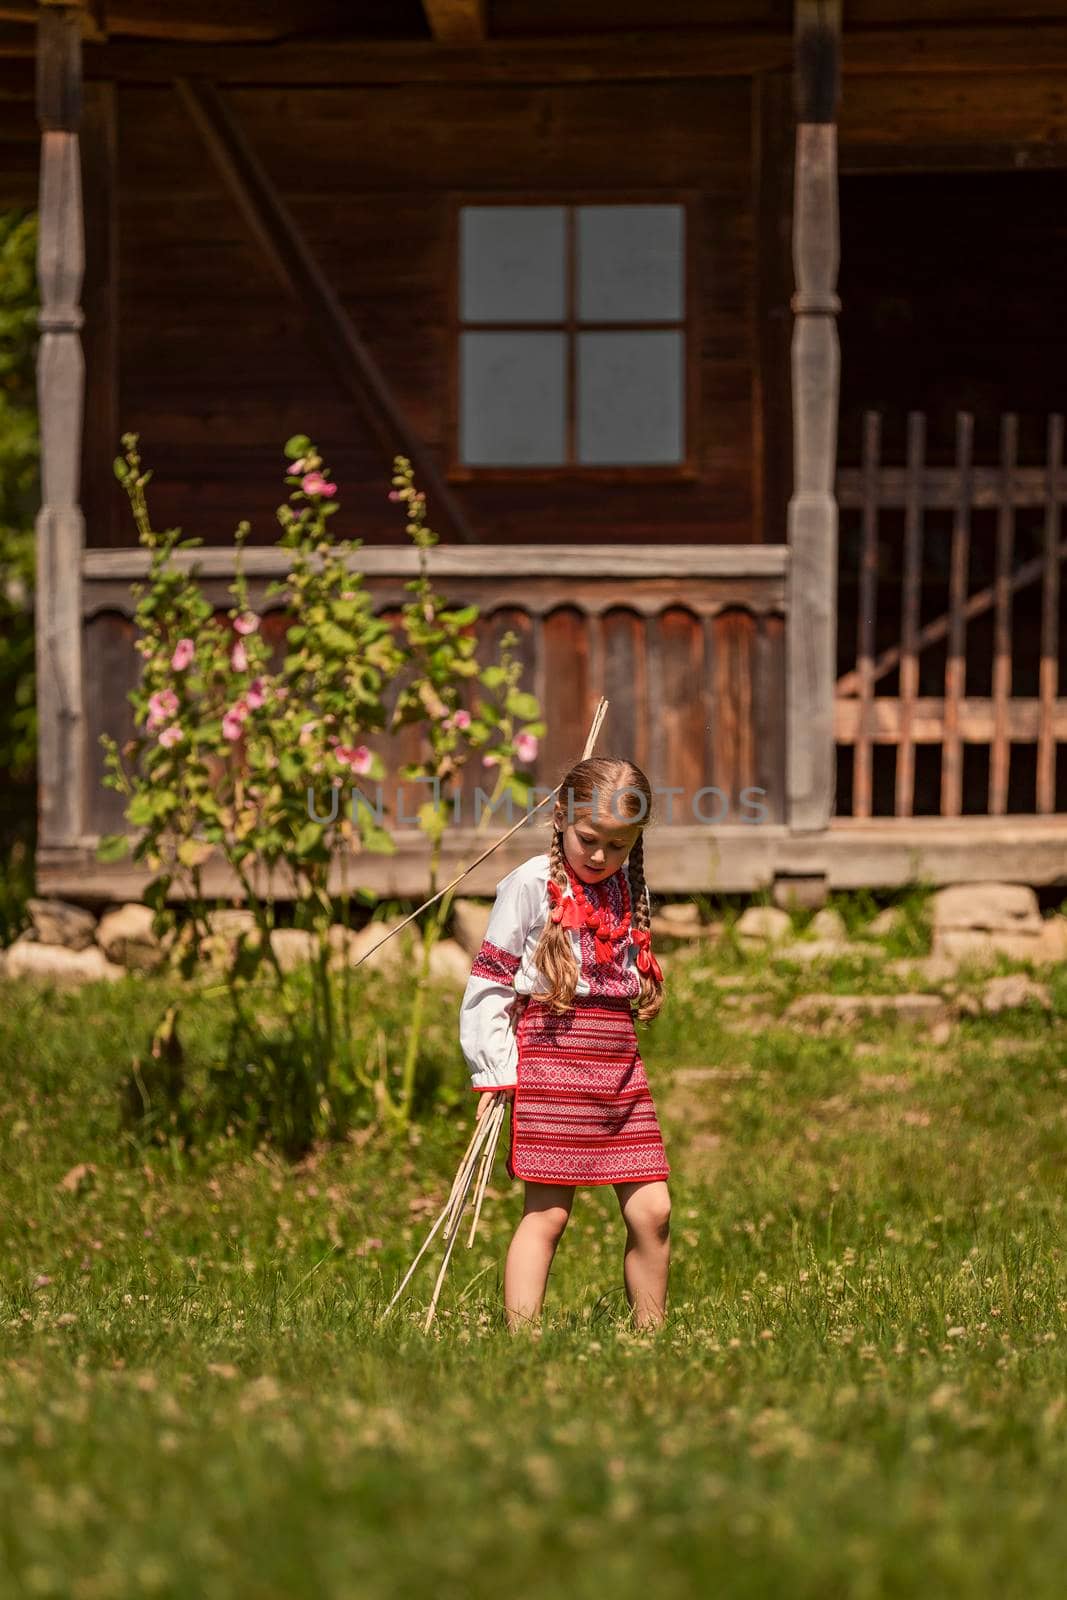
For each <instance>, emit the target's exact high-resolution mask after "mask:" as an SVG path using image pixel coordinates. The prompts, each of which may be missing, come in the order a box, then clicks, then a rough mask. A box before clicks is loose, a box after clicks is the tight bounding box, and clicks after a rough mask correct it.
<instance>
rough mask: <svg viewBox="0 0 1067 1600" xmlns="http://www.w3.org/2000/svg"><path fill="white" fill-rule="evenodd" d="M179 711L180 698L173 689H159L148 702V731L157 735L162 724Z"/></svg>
mask: <svg viewBox="0 0 1067 1600" xmlns="http://www.w3.org/2000/svg"><path fill="white" fill-rule="evenodd" d="M177 709H178V696H177V695H176V694H175V693H174V690H173V689H159V690H157V692H156V693H155V694H153V695H150V696H149V700H148V731H149V733H155V731H156V729H157V728H158V727H159V725H160V723H162V722H166V721H167V719H168V718H169V717H173V716H174V714H175V712H176V711H177Z"/></svg>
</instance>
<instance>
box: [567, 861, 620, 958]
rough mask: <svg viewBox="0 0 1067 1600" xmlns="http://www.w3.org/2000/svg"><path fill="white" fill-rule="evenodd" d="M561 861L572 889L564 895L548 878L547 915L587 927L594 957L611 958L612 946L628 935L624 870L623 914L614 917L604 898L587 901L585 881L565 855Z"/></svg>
mask: <svg viewBox="0 0 1067 1600" xmlns="http://www.w3.org/2000/svg"><path fill="white" fill-rule="evenodd" d="M563 865H564V868H565V870H566V873H567V879H568V882H569V883H570V886H571V891H572V893H571V894H570V895H564V893H563V891H562V889H561V888H560V887H559V884H558V883H556V882H555V881H554V879H552V878H550V879H549V880H548V898H549V901H550V905H551V909H550V911H549V916H550V917H551V918H552V921H553V922H559V923H561V924H562V925H563V927H565V928H582V927H586V928H588V929H589V930H590V932H591V933H592V935H593V939H594V943H595V946H596V959H597V961H598V962H605V961H612V960H614V959H615V946H616V945H617V944H620V943H621V942H622V941H623V940H627V941H629V939H630V885H629V882H628V881H627V877H626V874H625V873H623V875H622V879H621V884H622V900H623V912H622V916H621V917H620V918H618V919H616V918H615V917H614V916H613V915H612V912H611V907H610V905H609V904H608V903H607V901H606V900H605V903H604V905H602V906H593V905H591V904H590V901H589V897H588V895H587V894H586V892H585V885H584V884H583V883H582V881H581V879H580V878H579V877H578V876H577V875H576V873H575V871H574V868H573V867H572V866H571V864H570V862H569V861H568V860H567V857H566V856H564V857H563Z"/></svg>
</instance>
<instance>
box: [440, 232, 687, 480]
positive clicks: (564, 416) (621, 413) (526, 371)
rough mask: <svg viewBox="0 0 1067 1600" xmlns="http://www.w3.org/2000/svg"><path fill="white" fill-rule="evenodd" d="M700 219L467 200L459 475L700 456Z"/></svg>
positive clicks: (460, 316) (646, 463)
mask: <svg viewBox="0 0 1067 1600" xmlns="http://www.w3.org/2000/svg"><path fill="white" fill-rule="evenodd" d="M686 220H687V218H686V207H685V206H684V205H683V204H681V203H677V202H674V203H669V204H665V203H662V202H655V203H649V204H637V203H632V202H630V201H627V202H625V203H616V204H601V203H590V204H576V203H565V204H541V203H530V204H524V205H515V204H507V203H503V202H501V203H493V204H481V203H479V204H470V205H468V204H463V205H460V207H459V208H458V227H457V249H458V262H457V268H458V271H457V294H456V301H457V305H456V355H455V380H454V381H455V389H454V394H455V407H454V412H455V415H454V449H453V462H452V468H453V470H452V475H453V476H456V477H467V476H475V475H478V476H481V475H483V473H488V474H491V473H492V472H493V471H494V469H495V471H497V472H500V473H502V474H503V475H505V476H511V475H513V474H520V475H521V474H524V473H527V474H528V473H533V474H535V475H542V474H544V473H547V474H552V473H555V472H560V471H565V472H567V473H569V474H570V473H580V472H581V471H582V470H583V469H586V470H590V471H592V472H594V473H595V472H596V471H597V470H598V469H599V470H600V471H604V470H610V469H616V470H618V469H630V470H633V469H638V471H639V472H640V469H646V470H648V471H650V472H652V473H655V471H656V469H659V471H660V472H662V471H664V470H666V471H667V473H668V475H670V476H676V475H678V474H679V473H680V472H681V471H683V470H685V469H686V468H687V444H688V433H689V431H690V429H689V422H688V418H687V394H688V392H689V383H688V371H687V354H688V349H687V346H688V342H689V341H687V337H686V335H687V323H688V317H687V306H686V300H687V290H688V285H687V272H686V234H687V229H686Z"/></svg>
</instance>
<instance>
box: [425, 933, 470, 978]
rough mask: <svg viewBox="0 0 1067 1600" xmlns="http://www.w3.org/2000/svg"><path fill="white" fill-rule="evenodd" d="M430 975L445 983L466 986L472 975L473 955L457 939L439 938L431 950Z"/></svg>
mask: <svg viewBox="0 0 1067 1600" xmlns="http://www.w3.org/2000/svg"><path fill="white" fill-rule="evenodd" d="M430 975H431V976H432V977H434V978H440V979H441V980H442V981H443V982H445V983H454V984H456V985H457V986H459V987H461V988H462V987H465V986H466V982H467V979H468V978H469V977H470V975H471V957H470V956H469V955H468V954H467V952H466V950H464V948H463V946H462V945H461V944H460V943H459V942H458V940H456V939H439V940H438V941H437V943H436V944H435V945H434V947H433V949H432V950H431V951H430Z"/></svg>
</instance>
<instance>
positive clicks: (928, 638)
mask: <svg viewBox="0 0 1067 1600" xmlns="http://www.w3.org/2000/svg"><path fill="white" fill-rule="evenodd" d="M881 433H882V419H881V417H880V416H879V415H878V414H877V413H875V412H868V413H867V414H866V416H865V418H864V430H863V463H862V466H861V467H860V468H859V469H858V470H847V471H842V472H840V473H839V475H838V500H839V504H840V507H841V512H842V528H843V533H844V531H845V529H846V528H847V523H846V519H847V517H848V516H849V515H850V514H851V515H852V517H853V518H855V517H856V515H857V514H858V518H859V529H858V548H859V559H858V572H857V579H856V622H855V630H856V631H855V666H854V667H851V668H850V669H849V670H847V671H846V672H844V673H843V675H842V676H841V677H839V679H838V681H837V686H836V689H837V699H836V706H835V735H836V738H837V741H838V744H839V746H851V748H852V750H853V753H854V760H853V785H852V807H851V809H852V815H853V816H856V817H869V816H871V815H872V804H873V799H874V773H873V767H874V749H875V746H878V745H891V746H894V747H895V750H896V767H895V774H894V780H893V810H892V814H893V815H895V816H899V817H908V816H911V815H912V814H913V808H914V806H915V799H916V751H917V747H919V746H923V745H936V746H939V747H940V753H941V770H940V783H939V790H940V793H939V800H940V814H941V815H943V816H948V817H955V816H959V815H961V813H962V811H963V809H964V747H965V746H968V745H970V746H984V747H986V749H987V750H988V762H989V765H988V776H987V778H986V779H985V783H984V788H985V796H984V798H985V808H986V810H987V812H988V814H989V815H991V816H1001V815H1004V814H1005V813H1006V812H1007V810H1008V803H1009V791H1010V777H1011V762H1012V746H1013V745H1033V746H1036V770H1035V781H1034V793H1033V804H1032V806H1029V805H1019V804H1016V806H1015V807H1014V809H1015V810H1028V811H1034V812H1036V813H1038V814H1042V815H1047V814H1049V813H1052V812H1055V811H1056V810H1057V748H1058V746H1059V745H1061V744H1064V743H1067V698H1065V697H1063V696H1061V694H1060V655H1061V648H1062V639H1063V626H1062V622H1061V615H1060V609H1061V592H1060V591H1061V580H1060V567H1061V563H1062V561H1063V558H1064V555H1065V554H1067V540H1064V539H1063V538H1062V536H1061V523H1062V512H1063V506H1064V501H1065V499H1067V475H1065V473H1064V470H1063V418H1062V416H1059V415H1053V416H1050V417H1049V419H1048V427H1047V435H1046V452H1045V461H1044V463H1043V464H1042V465H1040V466H1020V465H1019V463H1018V437H1019V429H1018V419H1017V418H1016V417H1015V416H1014V415H1006V416H1004V417H1003V418H1002V419H1001V428H1000V449H999V456H1000V459H999V461H998V462H997V464H996V465H993V466H979V465H976V464H975V462H974V460H973V456H974V421H973V418H972V416H971V415H969V414H968V413H960V414H959V416H958V417H957V423H956V445H955V464H954V465H953V466H951V467H929V466H927V465H926V463H925V455H926V419H925V417H924V416H923V414H922V413H920V412H912V413H911V414H910V415H909V417H908V424H907V449H906V463H905V465H904V466H903V467H899V466H886V465H884V464H883V462H882V459H881ZM946 523H948V526H947V527H946V528H945V532H946V533H947V535H948V537H947V540H942V539H938V538H937V537H936V535H937V533H938V531H939V529H940V527H941V526H943V525H944V524H946ZM932 525H933V526H932ZM1024 525H1025V526H1024ZM1020 528H1022V530H1023V532H1024V533H1025V536H1026V537H1025V540H1024V541H1023V542H1024V543H1025V544H1028V545H1030V546H1031V547H1036V553H1034V554H1032V555H1028V556H1027V555H1024V559H1022V560H1018V557H1019V555H1020V553H1022V552H1021V551H1020V548H1019V544H1020V541H1019V539H1018V537H1017V534H1018V533H1019V531H1020ZM932 532H933V534H934V535H935V537H933V538H932V537H931V533H932ZM942 554H944V555H947V562H939V561H938V560H937V557H939V556H941V555H942ZM938 565H943V566H944V567H945V571H944V573H943V574H941V575H940V576H939V575H938V574H937V567H938ZM983 567H985V568H987V569H988V574H989V576H990V577H991V581H988V582H985V583H979V584H978V585H977V586H974V583H973V581H972V571H973V570H974V569H975V568H977V569H979V570H981V569H982V568H983ZM942 578H943V579H944V582H942ZM898 585H899V623H898V621H897V614H896V609H895V603H894V596H893V593H892V591H893V590H895V589H896V588H897V586H898ZM1035 586H1039V589H1040V596H1039V605H1036V606H1035V604H1034V603H1033V601H1034V588H1035ZM942 589H943V590H944V591H945V599H946V600H947V604H945V605H944V606H943V608H942V609H939V614H937V615H935V616H934V617H932V618H931V619H930V620H928V621H925V622H924V621H923V620H922V615H923V612H924V610H925V611H927V612H928V611H929V610H930V609H931V608H930V605H929V601H930V599H931V597H932V596H934V597H938V598H939V597H940V591H941V590H942ZM842 592H843V594H844V593H845V592H846V591H845V589H844V588H843V591H842ZM924 602H927V603H926V604H925V605H924ZM890 607H891V608H892V609H889V610H888V615H887V614H886V612H887V609H888V608H890ZM841 620H842V623H843V624H844V623H845V622H847V620H848V619H846V618H845V617H842V619H841ZM887 627H888V628H890V629H892V630H893V632H895V635H896V636H895V637H894V638H892V642H887V638H886V635H887ZM1035 634H1036V640H1037V659H1036V663H1035V662H1034V659H1033V656H1034V652H1033V648H1032V645H1033V636H1034V635H1035ZM942 646H943V647H944V660H943V663H942V662H941V661H940V651H941V647H942ZM924 653H925V654H924ZM1035 666H1036V671H1035ZM924 669H925V670H924ZM935 674H936V676H937V678H939V679H940V682H939V683H938V685H937V687H938V690H939V692H936V693H930V692H926V693H923V692H922V691H923V688H924V687H926V688H928V689H929V687H932V685H931V684H930V683H929V679H930V678H931V677H932V676H934V675H935ZM987 674H988V678H989V683H988V692H976V691H972V692H969V689H970V684H971V680H972V678H974V677H978V678H979V680H980V682H982V683H984V681H985V678H986V676H987ZM1020 678H1023V679H1024V680H1025V679H1026V678H1029V679H1031V680H1036V681H1032V682H1031V684H1030V687H1031V688H1036V693H1025V692H1023V693H1020V692H1019V679H1020ZM1062 785H1063V779H1062V776H1061V795H1060V799H1061V807H1063V800H1064V797H1063V795H1062ZM968 789H969V798H970V799H971V802H972V803H971V805H970V806H969V809H970V810H972V811H974V810H977V809H981V808H980V807H976V806H975V805H974V804H973V799H974V793H975V786H974V784H973V782H972V783H971V784H970V785H969V786H968ZM1063 808H1067V807H1063Z"/></svg>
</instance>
